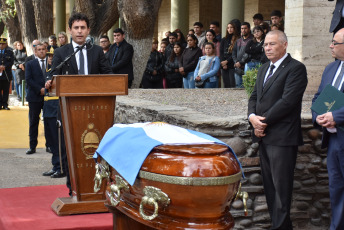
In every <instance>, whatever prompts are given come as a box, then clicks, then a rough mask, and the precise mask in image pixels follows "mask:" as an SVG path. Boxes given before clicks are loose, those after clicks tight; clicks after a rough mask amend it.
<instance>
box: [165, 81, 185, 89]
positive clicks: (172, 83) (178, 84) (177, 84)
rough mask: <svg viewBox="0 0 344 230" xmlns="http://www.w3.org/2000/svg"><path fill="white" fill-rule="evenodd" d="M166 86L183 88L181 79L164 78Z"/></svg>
mask: <svg viewBox="0 0 344 230" xmlns="http://www.w3.org/2000/svg"><path fill="white" fill-rule="evenodd" d="M166 87H167V88H168V89H172V88H183V79H182V78H180V79H170V78H166Z"/></svg>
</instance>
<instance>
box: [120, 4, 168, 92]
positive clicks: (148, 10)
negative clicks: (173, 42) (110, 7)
mask: <svg viewBox="0 0 344 230" xmlns="http://www.w3.org/2000/svg"><path fill="white" fill-rule="evenodd" d="M160 5H161V0H140V1H138V0H118V9H119V12H120V15H121V24H122V27H123V30H124V31H126V40H127V41H128V42H129V43H130V44H131V45H133V47H134V57H133V64H134V81H133V88H138V87H139V85H140V83H141V80H142V75H143V72H144V70H145V68H146V64H147V60H148V57H149V54H150V52H151V46H152V38H153V33H154V25H155V22H156V18H157V16H158V12H159V8H160Z"/></svg>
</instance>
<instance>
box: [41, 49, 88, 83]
mask: <svg viewBox="0 0 344 230" xmlns="http://www.w3.org/2000/svg"><path fill="white" fill-rule="evenodd" d="M86 44H87V42H85V43H84V44H83V45H82V46H79V47H78V48H76V50H75V51H74V52H73V53H71V54H70V55H68V56H67V57H66V58H65V59H64V60H63V61H62V62H61V63H60V64H59V65H58V66H56V67H55V68H54V69H51V70H50V75H49V76H47V80H50V79H51V74H52V73H53V72H54V71H55V70H59V69H61V68H62V67H63V66H64V65H66V64H68V61H69V60H70V59H71V58H72V57H73V56H75V54H76V53H77V52H79V51H80V50H82V49H83V48H84V47H85V46H86ZM67 71H68V70H67ZM67 74H68V73H67Z"/></svg>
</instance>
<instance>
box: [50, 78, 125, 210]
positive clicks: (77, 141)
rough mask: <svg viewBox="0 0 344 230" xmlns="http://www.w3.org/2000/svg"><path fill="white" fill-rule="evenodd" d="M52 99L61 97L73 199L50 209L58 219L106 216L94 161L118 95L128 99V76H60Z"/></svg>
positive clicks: (110, 121)
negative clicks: (98, 189)
mask: <svg viewBox="0 0 344 230" xmlns="http://www.w3.org/2000/svg"><path fill="white" fill-rule="evenodd" d="M49 94H50V96H58V97H60V107H61V116H62V123H63V128H64V138H65V143H66V151H67V158H68V165H69V174H70V180H71V185H72V191H73V197H63V198H57V199H56V200H55V201H54V203H53V204H52V205H51V208H52V209H53V211H54V212H55V213H56V214H57V215H59V216H64V215H71V214H81V213H96V212H107V211H108V210H107V208H106V207H105V206H104V202H105V195H104V191H105V186H106V185H105V184H103V185H102V187H101V189H100V191H99V192H97V193H95V192H94V189H93V188H94V181H93V179H94V175H95V161H94V159H93V158H92V156H93V154H94V153H95V151H96V149H97V148H98V145H99V143H100V140H101V139H102V137H103V136H104V134H105V132H106V131H107V130H108V129H109V128H110V127H111V126H112V125H113V123H114V112H115V104H116V95H128V75H127V74H123V75H122V74H121V75H118V74H108V75H60V76H54V77H53V79H52V87H51V89H50V92H49Z"/></svg>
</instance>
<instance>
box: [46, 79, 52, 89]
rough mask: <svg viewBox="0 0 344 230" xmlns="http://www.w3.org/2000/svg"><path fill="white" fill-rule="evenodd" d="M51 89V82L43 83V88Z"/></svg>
mask: <svg viewBox="0 0 344 230" xmlns="http://www.w3.org/2000/svg"><path fill="white" fill-rule="evenodd" d="M50 87H51V80H48V81H47V82H46V83H45V88H46V89H49V88H50Z"/></svg>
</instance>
